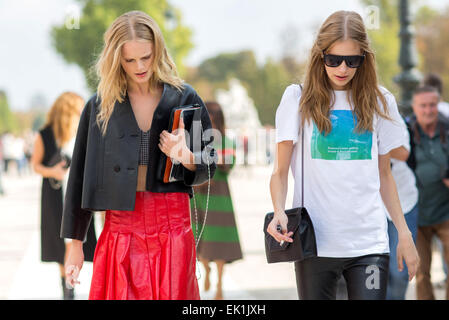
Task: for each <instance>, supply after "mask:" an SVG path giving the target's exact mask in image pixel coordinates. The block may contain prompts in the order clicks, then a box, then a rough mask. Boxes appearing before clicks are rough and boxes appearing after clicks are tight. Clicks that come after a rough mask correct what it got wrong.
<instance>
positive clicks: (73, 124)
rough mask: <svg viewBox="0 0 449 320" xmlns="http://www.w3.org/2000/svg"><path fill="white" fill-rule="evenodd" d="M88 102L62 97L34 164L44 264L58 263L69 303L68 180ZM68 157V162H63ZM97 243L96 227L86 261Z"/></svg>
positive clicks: (38, 144) (50, 115) (50, 117)
mask: <svg viewBox="0 0 449 320" xmlns="http://www.w3.org/2000/svg"><path fill="white" fill-rule="evenodd" d="M83 105H84V100H83V98H81V97H80V96H79V95H77V94H76V93H73V92H65V93H63V94H61V95H60V96H59V97H58V98H57V99H56V101H55V102H54V104H53V106H52V108H51V109H50V112H49V113H48V115H47V121H46V123H45V125H44V127H43V128H42V129H41V130H39V134H38V135H37V137H36V140H35V143H34V148H33V154H32V157H31V163H32V166H33V170H34V171H35V172H36V173H38V174H40V175H41V176H42V177H43V179H42V192H41V260H42V261H43V262H57V263H58V264H59V268H60V273H61V284H62V287H63V297H64V299H65V300H72V299H74V289H73V288H72V289H68V288H67V287H66V286H65V272H64V261H65V258H66V254H67V253H68V251H69V250H70V244H71V243H70V241H64V239H61V238H60V237H59V232H60V228H61V220H62V209H63V199H64V193H65V180H66V178H67V175H68V170H69V169H68V165H69V162H70V158H71V153H72V150H73V145H74V139H75V135H76V128H77V126H78V122H79V118H80V114H81V110H82V108H83ZM63 156H64V157H65V160H64V159H63ZM96 243H97V239H96V236H95V229H94V225H93V224H92V226H91V227H90V228H89V231H88V236H87V241H86V243H85V244H84V252H85V259H86V261H93V257H94V252H95V246H96Z"/></svg>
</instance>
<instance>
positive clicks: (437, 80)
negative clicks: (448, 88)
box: [422, 73, 449, 119]
mask: <svg viewBox="0 0 449 320" xmlns="http://www.w3.org/2000/svg"><path fill="white" fill-rule="evenodd" d="M422 83H423V86H431V87H434V88H436V89H437V90H438V94H439V95H440V101H439V102H438V111H439V112H441V113H442V114H443V115H444V116H445V117H446V118H448V119H449V103H448V102H446V101H443V80H441V77H440V76H439V75H438V74H436V73H429V74H428V75H426V76H425V77H424V79H423V81H422Z"/></svg>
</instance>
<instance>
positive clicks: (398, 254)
mask: <svg viewBox="0 0 449 320" xmlns="http://www.w3.org/2000/svg"><path fill="white" fill-rule="evenodd" d="M396 259H397V264H398V270H399V272H402V270H404V264H403V262H402V260H403V258H402V252H398V253H397V254H396Z"/></svg>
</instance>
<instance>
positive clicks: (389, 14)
mask: <svg viewBox="0 0 449 320" xmlns="http://www.w3.org/2000/svg"><path fill="white" fill-rule="evenodd" d="M361 2H362V4H363V5H365V6H371V5H373V6H377V7H378V8H379V14H380V16H379V19H380V28H379V29H372V30H368V37H369V39H370V40H371V46H372V48H373V49H374V51H375V53H376V63H377V72H378V76H379V82H380V84H381V85H383V86H384V87H386V88H387V89H388V90H390V91H391V92H392V93H393V94H397V93H398V92H399V88H398V86H397V85H396V84H395V82H394V80H393V78H394V77H395V76H396V75H398V74H399V73H400V71H401V69H400V66H399V64H398V59H399V48H400V40H399V37H398V34H399V28H400V25H399V15H398V0H361Z"/></svg>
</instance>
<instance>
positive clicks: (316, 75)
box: [267, 11, 419, 299]
mask: <svg viewBox="0 0 449 320" xmlns="http://www.w3.org/2000/svg"><path fill="white" fill-rule="evenodd" d="M404 130H406V129H405V125H404V123H403V121H402V119H401V117H400V115H399V112H398V108H397V105H396V102H395V98H394V96H393V95H392V94H391V93H390V92H388V91H387V90H386V89H385V88H383V87H380V86H379V85H378V83H377V75H376V69H375V57H374V54H373V51H372V49H371V48H370V45H369V40H368V37H367V33H366V30H365V27H364V25H363V20H362V18H361V17H360V15H359V14H357V13H355V12H347V11H339V12H335V13H334V14H332V15H331V16H330V17H329V18H328V19H327V20H326V21H325V22H324V24H323V25H322V26H321V28H320V30H319V34H318V36H317V38H316V40H315V43H314V45H313V48H312V51H311V56H310V62H309V66H308V70H307V73H306V78H305V81H304V84H303V85H302V86H300V85H290V86H289V87H287V89H286V90H285V92H284V95H283V97H282V100H281V102H280V105H279V107H278V109H277V112H276V142H277V157H276V158H277V159H276V165H275V168H274V171H273V174H272V177H271V181H270V190H271V197H272V202H273V207H274V213H275V215H274V218H273V221H272V222H271V224H270V225H269V226H268V230H267V231H268V232H269V233H270V234H271V235H272V236H273V237H274V238H275V239H276V240H277V241H279V242H281V241H288V242H292V238H291V237H292V232H291V231H290V230H287V220H288V218H287V216H286V214H285V211H284V210H285V199H286V194H287V181H288V170H289V167H290V165H291V167H292V173H293V176H294V179H295V186H294V198H293V207H299V206H300V204H301V198H300V197H301V192H300V191H301V190H300V187H301V179H302V178H304V186H305V188H304V206H305V207H306V208H307V210H308V212H309V214H310V216H311V219H312V222H313V225H314V228H315V234H316V241H317V249H318V252H317V257H313V258H308V259H305V260H303V261H301V262H295V272H296V283H297V289H298V295H299V297H300V299H336V289H337V282H338V280H339V279H340V277H341V276H343V277H344V278H345V280H346V284H347V289H348V298H349V299H385V296H386V288H387V278H388V262H389V245H388V235H387V219H386V217H385V213H384V211H383V206H382V202H384V203H385V206H386V208H387V209H388V211H389V213H390V216H391V218H392V220H393V223H394V225H395V227H396V229H397V230H398V234H399V244H398V247H397V257H398V266H399V269H403V266H404V264H403V263H404V261H405V263H406V264H407V267H408V272H409V280H411V279H412V278H413V277H414V275H415V273H416V270H417V265H418V262H419V257H418V254H417V251H416V248H415V245H414V243H413V239H412V236H411V233H410V231H409V229H408V227H407V224H406V222H405V219H404V215H403V213H402V211H401V206H400V202H399V199H398V195H397V191H396V186H395V182H394V179H393V177H392V175H391V170H390V156H389V152H390V151H391V150H393V149H396V148H398V147H400V146H401V144H402V137H403V134H404ZM301 133H303V134H304V136H303V137H304V139H303V140H302V139H298V137H299V136H300V134H301ZM298 140H299V141H298ZM301 141H304V177H301V170H300V169H301V167H300V166H301V164H302V163H301V147H300V146H298V145H300V144H301ZM278 225H280V226H281V230H282V231H281V232H278V231H277V230H276V229H277V226H278Z"/></svg>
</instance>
